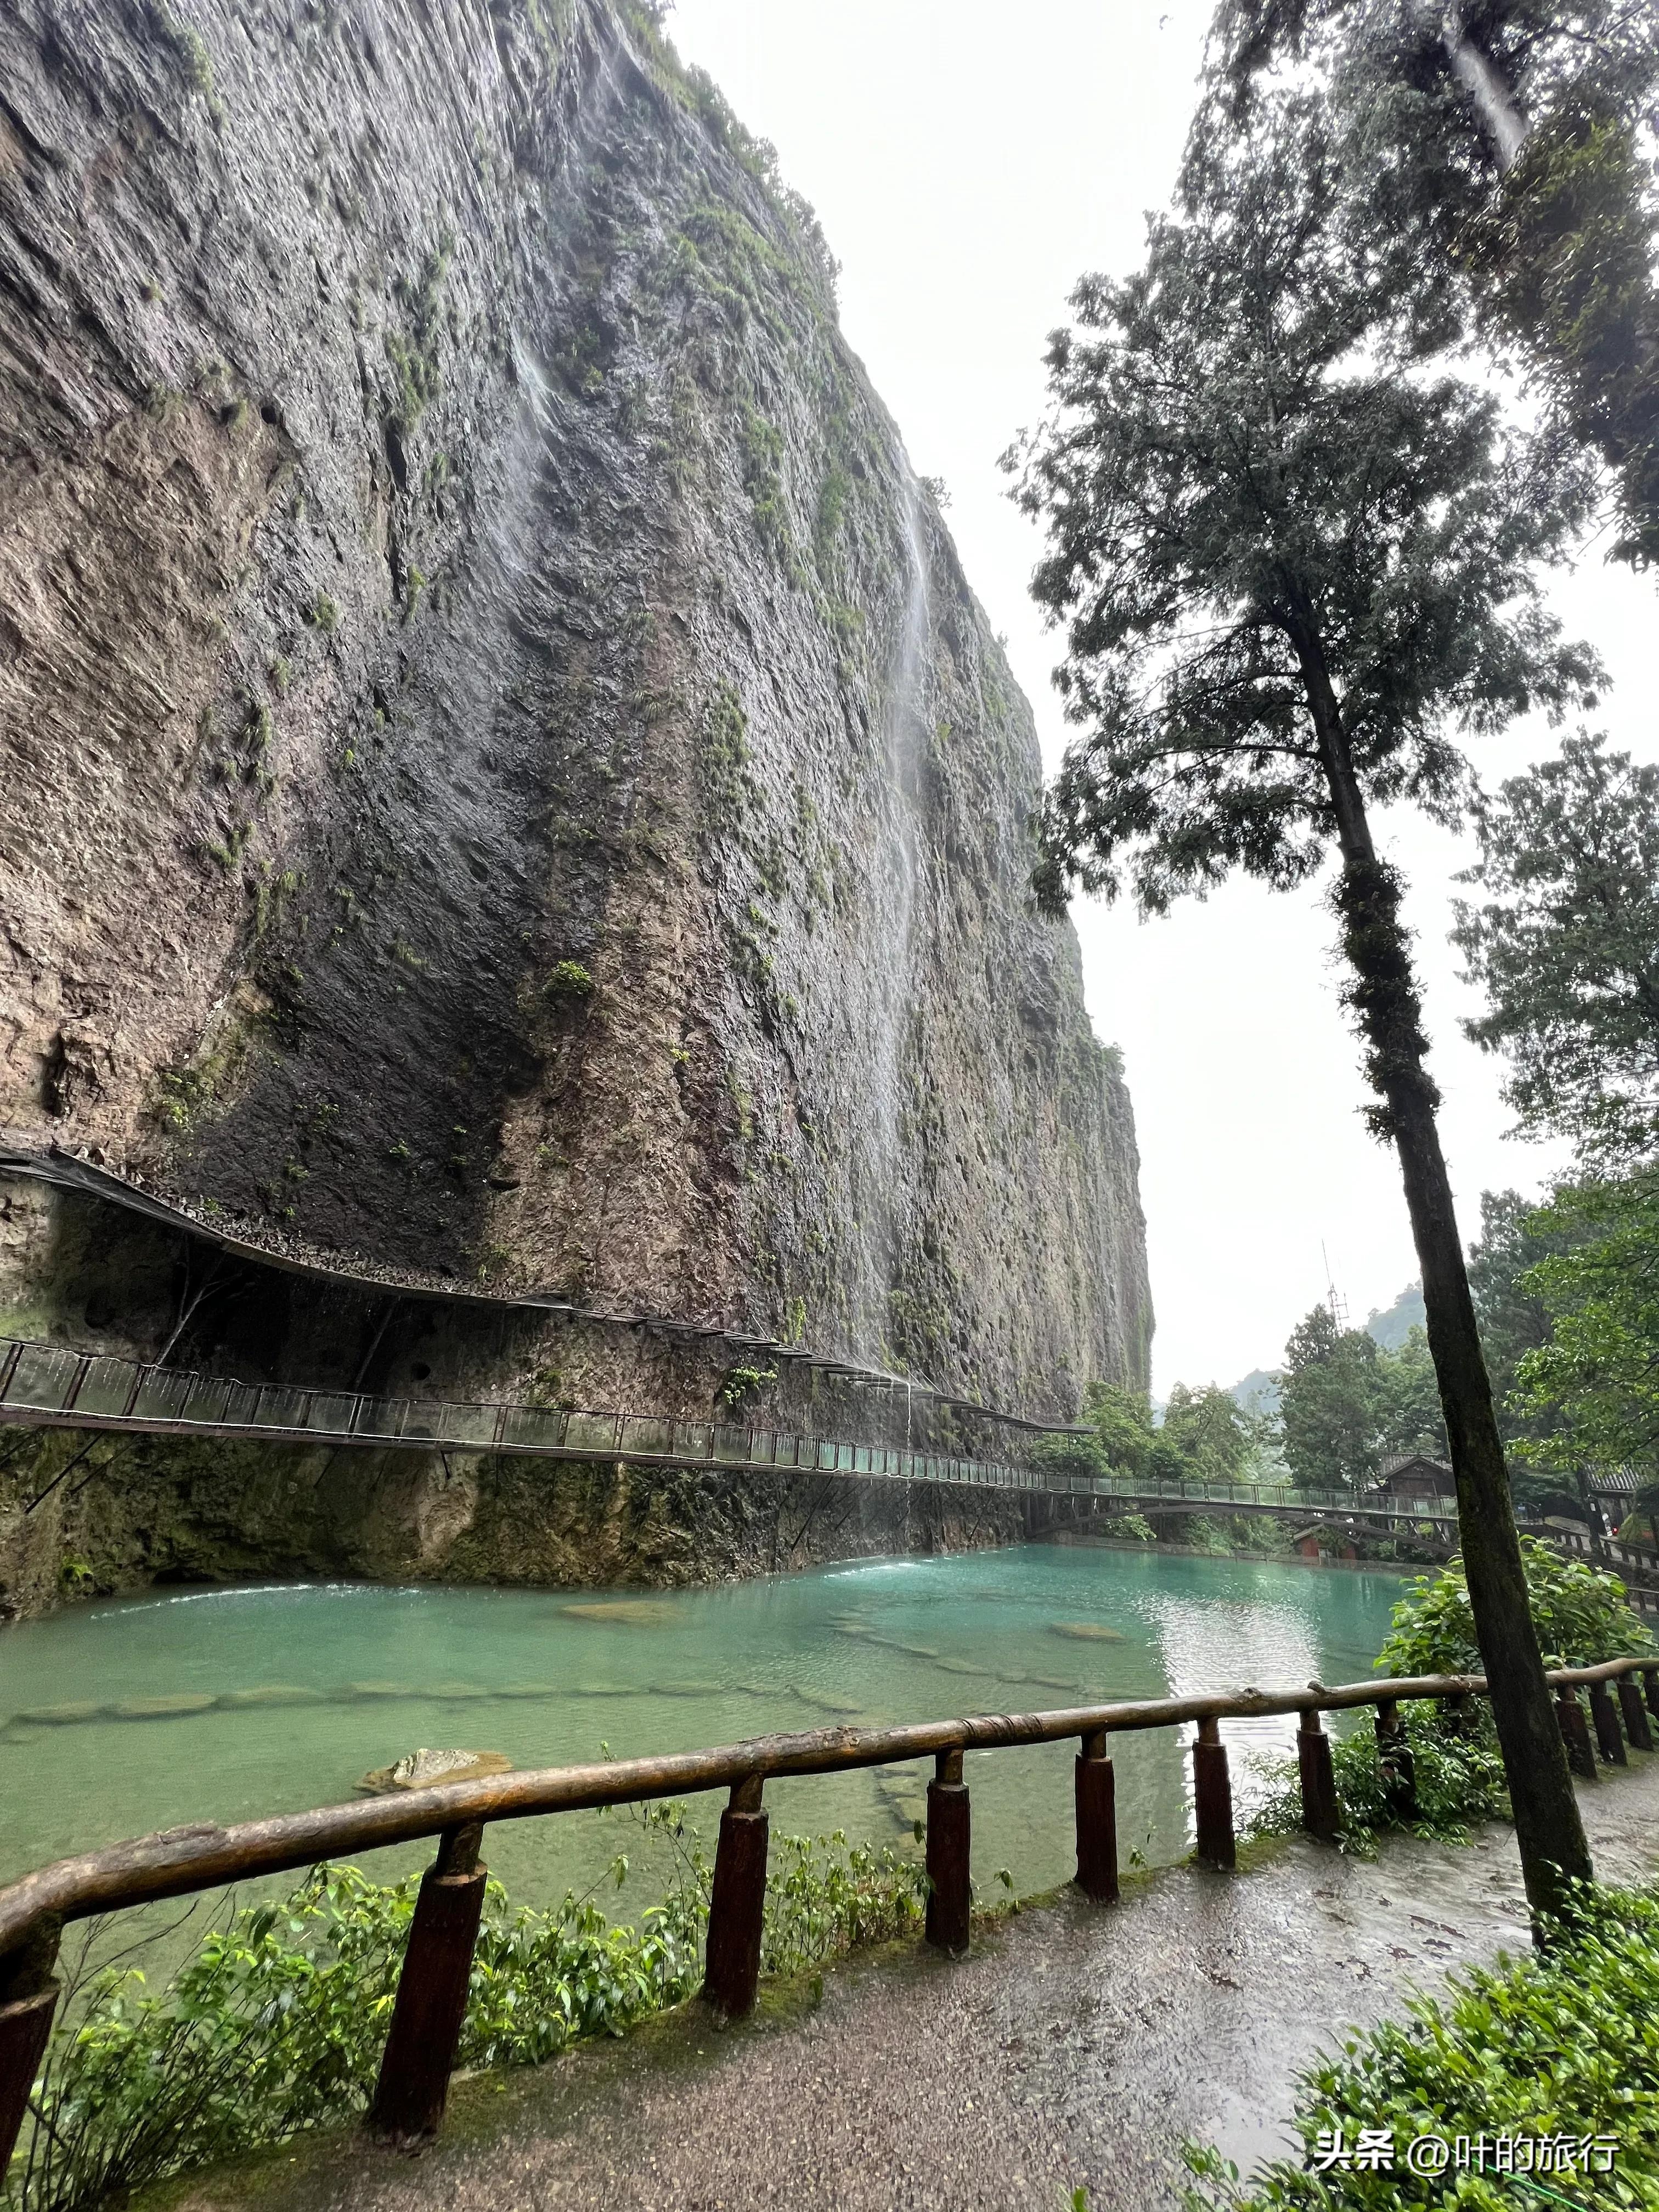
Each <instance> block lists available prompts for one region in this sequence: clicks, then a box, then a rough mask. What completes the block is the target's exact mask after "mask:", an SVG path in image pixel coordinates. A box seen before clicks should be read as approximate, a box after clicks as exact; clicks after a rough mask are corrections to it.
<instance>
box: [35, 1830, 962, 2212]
mask: <svg viewBox="0 0 1659 2212" xmlns="http://www.w3.org/2000/svg"><path fill="white" fill-rule="evenodd" d="M635 1817H636V1818H637V1819H638V1820H639V1821H640V1823H641V1826H643V1827H644V1828H645V1829H646V1830H647V1832H649V1833H651V1834H652V1835H653V1836H654V1837H655V1838H658V1839H659V1840H665V1841H666V1843H667V1844H668V1845H669V1847H670V1849H671V1853H672V1856H673V1873H672V1878H671V1882H670V1885H669V1889H668V1893H667V1895H666V1897H665V1899H664V1901H663V1902H662V1904H660V1905H653V1906H652V1907H651V1908H650V1909H649V1910H647V1911H645V1912H643V1913H642V1914H641V1916H640V1919H639V1922H638V1924H637V1926H634V1927H629V1926H618V1925H613V1924H612V1923H611V1921H609V1920H608V1919H607V1918H606V1917H605V1913H604V1912H603V1911H601V1910H600V1908H599V1905H598V1904H597V1903H596V1902H595V1901H594V1899H593V1896H592V1893H590V1894H589V1895H588V1896H586V1897H584V1898H577V1897H575V1896H574V1895H568V1896H567V1897H566V1898H565V1899H564V1901H563V1902H562V1904H561V1905H558V1906H557V1907H556V1908H555V1909H554V1910H553V1911H549V1912H537V1911H530V1910H528V1909H526V1908H523V1907H520V1908H519V1909H517V1910H514V1909H513V1907H512V1906H511V1905H509V1903H508V1900H507V1895H506V1893H505V1892H504V1891H503V1890H502V1888H501V1885H500V1884H499V1883H497V1882H493V1881H492V1882H491V1883H490V1884H489V1888H488V1891H487V1893H486V1899H485V1905H484V1915H483V1923H482V1925H481V1927H480V1929H479V1933H478V1941H477V1948H476V1949H475V1951H474V1954H473V1962H472V1978H471V1994H470V1997H469V2001H468V2005H467V2015H466V2021H465V2026H464V2027H463V2029H462V2033H461V2045H460V2051H459V2057H458V2063H459V2064H460V2065H462V2066H467V2067H481V2066H524V2065H533V2064H536V2063H538V2062H540V2061H541V2060H543V2059H545V2058H549V2057H552V2056H554V2054H555V2053H556V2052H557V2051H562V2050H564V2049H565V2048H566V2047H567V2046H568V2045H570V2044H572V2043H574V2042H577V2041H579V2040H581V2039H586V2038H589V2037H593V2036H599V2035H622V2034H623V2033H626V2032H627V2030H628V2029H629V2028H630V2027H634V2026H635V2024H636V2023H637V2022H638V2021H641V2020H643V2019H645V2018H646V2017H647V2015H650V2014H652V2013H655V2012H659V2011H660V2010H662V2009H663V2008H665V2007H666V2006H669V2005H673V2004H678V2003H679V2002H681V2001H682V2000H683V1999H684V1998H686V1997H688V1996H691V1995H692V1994H693V1992H694V1991H695V1990H696V1989H697V1988H698V1986H699V1985H700V1984H701V1982H702V1949H703V1937H704V1934H705V1931H706V1929H707V1927H708V1896H709V1870H708V1863H707V1860H706V1858H705V1857H704V1855H703V1852H702V1848H701V1845H700V1844H699V1841H698V1838H697V1835H696V1830H695V1829H693V1828H691V1827H690V1826H688V1824H687V1823H686V1821H685V1819H684V1813H683V1811H682V1810H681V1808H678V1806H673V1805H663V1806H653V1807H650V1808H638V1809H637V1811H636V1814H635ZM611 1872H612V1873H613V1875H615V1876H616V1879H617V1883H618V1886H620V1884H621V1883H622V1881H624V1880H625V1879H626V1876H627V1873H628V1861H627V1858H626V1857H623V1856H619V1857H617V1859H616V1860H614V1861H613V1862H612V1867H611ZM416 1887H417V1883H416V1880H415V1878H413V1877H410V1879H409V1880H407V1881H400V1882H397V1883H392V1884H389V1885H386V1884H380V1883H375V1882H372V1881H368V1879H367V1878H366V1877H365V1876H364V1875H361V1874H359V1873H358V1872H357V1871H356V1869H355V1868H351V1867H318V1868H315V1869H313V1871H312V1873H311V1874H310V1875H308V1876H307V1879H306V1881H304V1882H303V1883H302V1884H301V1886H300V1887H299V1888H298V1889H296V1890H295V1893H293V1895H292V1896H291V1897H289V1899H287V1900H286V1902H285V1903H283V1904H282V1905H258V1906H256V1907H249V1908H244V1909H243V1910H241V1911H236V1912H234V1914H233V1915H232V1917H231V1919H230V1921H229V1923H228V1926H227V1927H226V1928H225V1929H223V1930H222V1931H218V1930H216V1931H215V1932H214V1933H212V1934H210V1936H207V1938H206V1939H205V1940H204V1942H202V1943H201V1944H200V1946H199V1947H198V1948H197V1950H196V1951H195V1953H194V1954H192V1955H191V1958H190V1959H189V1960H187V1961H186V1962H185V1965H184V1966H182V1967H180V1968H179V1971H178V1972H176V1973H175V1974H174V1975H173V1978H172V1979H171V1980H170V1982H169V1983H168V1984H167V1986H166V1987H165V1988H164V1989H163V1990H161V1993H160V1994H159V1995H157V1996H150V1995H149V1992H148V1991H147V1990H146V1987H145V1981H144V1975H143V1971H142V1970H141V1969H140V1968H138V1967H137V1966H134V1965H132V1964H131V1963H130V1960H131V1954H130V1953H129V1954H123V1956H122V1958H120V1959H118V1960H117V1962H116V1963H115V1964H114V1965H112V1966H107V1967H106V1968H104V1969H103V1970H102V1971H99V1970H97V1968H96V1965H95V1958H96V1950H97V1941H96V1939H97V1935H98V1932H99V1931H98V1923H93V1927H92V1929H91V1930H90V1931H89V1934H88V1938H87V1941H86V1942H84V1943H83V1945H82V1949H81V1952H80V1954H79V1957H78V1959H77V1960H74V1961H71V1962H70V1967H69V1971H68V1972H67V1975H66V1987H65V1992H64V2002H63V2003H62V2004H61V2006H60V2008H59V2014H58V2026H57V2027H56V2028H55V2030H54V2032H53V2035H52V2042H51V2045H50V2046H49V2048H48V2051H47V2053H46V2063H45V2066H44V2068H43V2069H42V2072H41V2075H40V2079H39V2081H37V2082H36V2084H35V2093H34V2098H33V2111H34V2113H35V2117H36V2121H37V2124H36V2126H35V2128H34V2130H33V2135H32V2137H30V2138H26V2140H25V2141H24V2142H23V2143H21V2144H20V2147H19V2149H18V2152H17V2154H16V2155H15V2159H14V2161H13V2164H12V2166H11V2168H10V2171H9V2174H8V2176H7V2185H6V2188H5V2191H4V2192H3V2202H4V2203H5V2204H6V2205H7V2206H8V2207H10V2208H12V2209H13V2212H93V2208H94V2207H95V2206H98V2205H101V2204H104V2203H108V2202H109V2201H111V2200H112V2198H115V2197H119V2196H121V2195H123V2194H125V2193H127V2192H131V2191H135V2190H137V2189H139V2188H142V2187H143V2186H145V2185H148V2184H149V2183H150V2182H153V2181H155V2180H159V2179H163V2178H165V2177H166V2176H167V2175H168V2174H172V2173H178V2172H185V2171H186V2170H188V2169H189V2168H191V2167H193V2166H203V2165H206V2164H210V2163H211V2162H213V2161H215V2160H220V2159H224V2158H229V2157H234V2156H235V2155H237V2154H240V2153H242V2152H245V2151H249V2150H252V2149H255V2148H258V2147H260V2146H261V2145H264V2144H268V2143H275V2142H283V2141H284V2140H285V2139H286V2138H288V2137H289V2136H295V2135H298V2134H301V2133H302V2132H303V2131H305V2130H307V2129H312V2128H317V2127H322V2126H327V2125H329V2124H334V2123H337V2122H339V2121H341V2120H344V2119H347V2118H350V2117H351V2116H352V2115H354V2114H356V2113H358V2112H362V2111H364V2110H365V2109H366V2108H367V2106H368V2101H369V2099H370V2097H371V2096H372V2095H373V2093H374V2082H375V2078H376V2075H377V2074H378V2072H379V2069H380V2053H381V2050H382V2048H383V2047H384V2045H385V2041H386V2030H387V2027H388V2026H389V2024H390V2021H391V2014H392V2002H393V2000H394V1998H395V1996H396V1994H397V1986H398V1972H399V1969H400V1967H401V1965H402V1961H403V1954H404V1946H405V1944H406V1942H407V1940H408V1935H409V1926H410V1919H411V1917H412V1916H413V1913H414V1910H415V1899H416ZM926 1895H927V1877H926V1875H924V1874H923V1872H922V1869H921V1867H919V1866H918V1865H916V1864H915V1863H913V1862H911V1861H909V1860H906V1859H902V1858H900V1857H898V1856H897V1855H896V1854H895V1853H894V1852H892V1851H890V1850H883V1851H881V1852H874V1851H871V1850H866V1849H864V1848H862V1847H857V1846H853V1847H849V1846H848V1843H847V1840H846V1838H845V1837H844V1836H842V1835H841V1834H840V1833H839V1832H837V1833H836V1834H835V1835H831V1836H820V1837H818V1838H816V1840H815V1839H813V1838H807V1837H793V1836H782V1837H777V1838H774V1840H773V1845H772V1871H771V1874H770V1875H769V1880H768V1883H767V1896H766V1923H765V1932H764V1937H763V1948H762V1959H763V1966H764V1969H765V1971H766V1972H768V1973H772V1974H786V1973H797V1972H803V1971H805V1970H807V1969H810V1968H811V1967H813V1966H818V1965H821V1964H822V1963H823V1961H824V1960H827V1959H829V1958H831V1957H833V1956H835V1955H836V1954H839V1953H841V1952H843V1951H846V1950H848V1949H851V1948H854V1946H855V1945H858V1944H862V1943H869V1942H879V1941H882V1940H884V1938H886V1937H889V1936H896V1935H900V1934H903V1933H905V1932H907V1931H908V1930H909V1929H912V1928H914V1927H915V1926H916V1925H918V1924H919V1923H920V1921H921V1915H922V1911H923V1909H924V1904H925V1899H926ZM175 1924H176V1923H175ZM170 1932H172V1931H169V1933H170Z"/></svg>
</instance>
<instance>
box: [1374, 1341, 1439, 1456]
mask: <svg viewBox="0 0 1659 2212" xmlns="http://www.w3.org/2000/svg"><path fill="white" fill-rule="evenodd" d="M1376 1383H1377V1399H1376V1410H1377V1424H1378V1440H1379V1443H1380V1445H1381V1449H1382V1450H1383V1453H1384V1454H1385V1455H1386V1454H1388V1453H1389V1452H1425V1453H1426V1454H1427V1455H1428V1456H1429V1457H1430V1458H1431V1459H1444V1457H1445V1456H1446V1424H1445V1419H1444V1416H1443V1414H1442V1413H1441V1410H1440V1384H1439V1382H1438V1379H1437V1376H1436V1375H1435V1371H1434V1358H1433V1355H1432V1353H1431V1352H1430V1350H1429V1340H1428V1336H1427V1334H1426V1333H1425V1331H1424V1330H1423V1329H1421V1328H1413V1329H1410V1330H1408V1331H1407V1336H1406V1340H1405V1342H1404V1343H1403V1344H1402V1345H1401V1346H1400V1347H1399V1349H1398V1350H1397V1351H1395V1352H1383V1351H1381V1350H1379V1352H1378V1353H1377V1360H1376Z"/></svg>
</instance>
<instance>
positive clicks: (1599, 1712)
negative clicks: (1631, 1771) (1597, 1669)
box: [1589, 1682, 1630, 1766]
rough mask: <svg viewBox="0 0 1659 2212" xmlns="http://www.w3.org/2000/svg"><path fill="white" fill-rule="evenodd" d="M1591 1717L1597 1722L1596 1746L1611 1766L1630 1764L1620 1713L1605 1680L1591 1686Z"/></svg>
mask: <svg viewBox="0 0 1659 2212" xmlns="http://www.w3.org/2000/svg"><path fill="white" fill-rule="evenodd" d="M1589 1698H1590V1718H1591V1719H1592V1720H1593V1721H1594V1722H1595V1747H1596V1749H1597V1750H1598V1751H1599V1752H1600V1753H1601V1756H1602V1758H1603V1759H1606V1761H1607V1765H1609V1766H1628V1765H1630V1761H1629V1759H1626V1756H1625V1732H1624V1730H1623V1729H1621V1728H1620V1725H1619V1714H1618V1711H1617V1709H1616V1707H1615V1706H1614V1705H1613V1699H1611V1698H1610V1697H1609V1696H1608V1695H1607V1684H1606V1683H1605V1682H1592V1683H1591V1684H1590V1686H1589Z"/></svg>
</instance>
